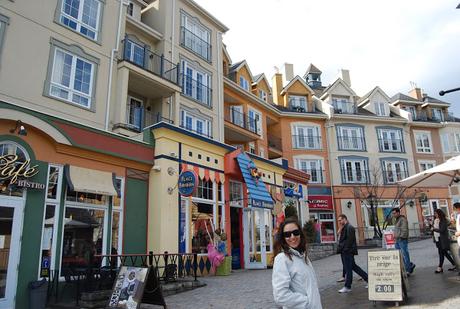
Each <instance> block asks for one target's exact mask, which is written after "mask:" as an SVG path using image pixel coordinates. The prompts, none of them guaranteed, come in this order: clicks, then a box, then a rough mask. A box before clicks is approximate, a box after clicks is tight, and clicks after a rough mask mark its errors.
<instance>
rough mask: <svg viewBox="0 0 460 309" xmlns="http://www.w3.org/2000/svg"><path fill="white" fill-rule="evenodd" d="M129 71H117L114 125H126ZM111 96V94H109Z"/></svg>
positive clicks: (123, 68)
mask: <svg viewBox="0 0 460 309" xmlns="http://www.w3.org/2000/svg"><path fill="white" fill-rule="evenodd" d="M128 83H129V69H128V68H126V67H122V68H119V69H118V78H117V88H116V93H115V98H116V104H115V106H114V107H115V108H114V117H113V121H114V123H126V106H127V104H128ZM110 95H111V94H110Z"/></svg>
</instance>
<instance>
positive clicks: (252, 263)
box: [243, 208, 267, 269]
mask: <svg viewBox="0 0 460 309" xmlns="http://www.w3.org/2000/svg"><path fill="white" fill-rule="evenodd" d="M263 211H264V210H263V209H257V208H245V209H244V212H243V230H244V262H245V268H247V269H259V268H266V267H267V256H266V240H265V225H266V224H267V223H265V217H264V215H263Z"/></svg>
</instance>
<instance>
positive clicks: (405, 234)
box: [391, 207, 415, 275]
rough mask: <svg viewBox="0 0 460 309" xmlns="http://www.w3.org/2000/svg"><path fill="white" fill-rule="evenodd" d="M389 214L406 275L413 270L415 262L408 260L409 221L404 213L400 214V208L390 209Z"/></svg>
mask: <svg viewBox="0 0 460 309" xmlns="http://www.w3.org/2000/svg"><path fill="white" fill-rule="evenodd" d="M391 214H392V215H393V218H394V219H395V225H394V234H395V239H396V244H395V248H396V249H399V250H400V251H401V253H402V256H403V261H404V267H405V269H406V272H407V274H408V275H411V274H412V273H413V272H414V269H415V264H414V263H412V262H411V261H410V255H409V246H408V239H409V223H408V222H407V219H406V217H405V216H404V215H401V210H400V209H399V208H398V207H395V208H393V209H392V210H391Z"/></svg>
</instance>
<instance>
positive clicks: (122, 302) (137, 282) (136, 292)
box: [108, 266, 149, 309]
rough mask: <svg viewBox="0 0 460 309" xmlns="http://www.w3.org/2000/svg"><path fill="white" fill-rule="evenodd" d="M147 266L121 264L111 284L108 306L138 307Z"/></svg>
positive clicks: (146, 274) (133, 308)
mask: <svg viewBox="0 0 460 309" xmlns="http://www.w3.org/2000/svg"><path fill="white" fill-rule="evenodd" d="M148 271H149V269H148V268H143V267H129V266H122V267H121V268H120V271H119V272H118V276H117V279H116V280H115V283H114V285H113V290H112V295H111V296H110V300H109V306H108V307H109V308H126V309H138V308H139V307H140V305H141V301H142V296H143V294H144V287H145V282H146V280H147V276H148Z"/></svg>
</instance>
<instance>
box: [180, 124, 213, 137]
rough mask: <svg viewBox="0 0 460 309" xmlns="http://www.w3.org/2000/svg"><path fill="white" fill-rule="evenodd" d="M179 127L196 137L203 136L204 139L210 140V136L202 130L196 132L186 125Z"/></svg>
mask: <svg viewBox="0 0 460 309" xmlns="http://www.w3.org/2000/svg"><path fill="white" fill-rule="evenodd" d="M179 127H181V128H182V129H185V130H187V131H190V132H192V133H195V134H198V135H201V136H204V137H207V138H209V139H212V135H211V134H209V133H207V132H204V131H202V130H197V129H193V128H192V127H190V126H187V125H186V124H181V125H180V126H179Z"/></svg>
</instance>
